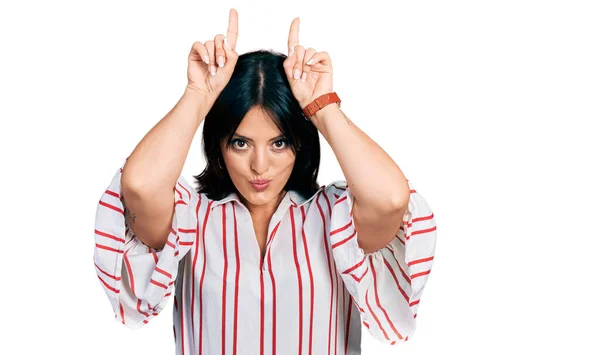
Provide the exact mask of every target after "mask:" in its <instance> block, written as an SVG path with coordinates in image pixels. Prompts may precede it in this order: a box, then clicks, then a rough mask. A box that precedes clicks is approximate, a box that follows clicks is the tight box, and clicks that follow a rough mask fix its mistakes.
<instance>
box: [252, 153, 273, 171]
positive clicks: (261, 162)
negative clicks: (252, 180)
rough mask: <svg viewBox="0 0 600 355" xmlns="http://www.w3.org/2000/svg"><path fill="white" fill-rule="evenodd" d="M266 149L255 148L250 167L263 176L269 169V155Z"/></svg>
mask: <svg viewBox="0 0 600 355" xmlns="http://www.w3.org/2000/svg"><path fill="white" fill-rule="evenodd" d="M267 154H268V152H267V151H266V150H265V149H254V151H253V153H252V159H251V162H250V168H251V169H252V170H253V171H254V173H256V175H259V176H262V175H263V174H264V173H265V172H266V171H267V170H268V169H269V157H268V155H267Z"/></svg>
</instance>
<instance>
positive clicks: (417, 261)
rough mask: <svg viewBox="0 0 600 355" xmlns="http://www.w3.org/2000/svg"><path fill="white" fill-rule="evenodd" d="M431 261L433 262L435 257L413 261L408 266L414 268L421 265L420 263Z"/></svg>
mask: <svg viewBox="0 0 600 355" xmlns="http://www.w3.org/2000/svg"><path fill="white" fill-rule="evenodd" d="M431 260H433V256H430V257H428V258H423V259H417V260H413V261H411V262H409V263H408V266H412V265H415V264H419V263H424V262H427V261H431Z"/></svg>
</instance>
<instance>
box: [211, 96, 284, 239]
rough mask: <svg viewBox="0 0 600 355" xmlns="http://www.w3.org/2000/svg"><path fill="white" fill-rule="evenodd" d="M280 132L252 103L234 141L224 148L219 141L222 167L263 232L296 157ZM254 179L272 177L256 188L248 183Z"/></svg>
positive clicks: (222, 143)
mask: <svg viewBox="0 0 600 355" xmlns="http://www.w3.org/2000/svg"><path fill="white" fill-rule="evenodd" d="M241 136H243V137H246V138H248V139H246V138H241ZM281 136H282V132H281V131H280V130H279V129H278V128H277V126H276V125H275V123H273V121H271V119H270V118H269V117H268V116H267V115H266V113H265V112H264V111H263V110H262V109H260V108H259V107H254V108H252V109H251V110H250V111H248V113H247V114H246V116H245V117H244V118H243V120H242V122H241V124H240V125H239V127H238V128H237V130H236V131H235V135H234V136H233V139H232V141H233V142H234V143H233V145H232V146H230V147H229V148H227V149H226V148H225V141H222V142H221V151H222V152H223V159H224V161H225V167H226V169H227V171H228V173H229V176H230V177H231V180H232V181H233V184H234V185H235V187H236V188H237V190H238V192H239V197H240V200H242V202H243V203H244V205H245V206H246V207H247V208H248V210H249V211H250V214H251V215H252V219H253V220H254V221H255V227H256V229H261V230H264V231H265V233H266V227H265V226H264V224H268V223H269V221H270V219H271V216H272V215H273V213H275V210H276V209H277V206H278V205H279V202H281V199H282V198H283V197H284V196H285V194H286V193H287V191H286V190H284V189H283V188H284V186H285V184H286V183H287V181H288V179H289V177H290V176H291V174H292V169H293V167H294V162H295V160H296V156H295V155H294V152H293V150H292V148H291V146H290V145H288V143H287V141H286V140H285V139H284V140H282V137H281ZM277 137H279V138H277ZM237 139H239V140H237ZM254 179H268V180H271V179H272V180H271V183H270V184H269V186H268V187H267V189H266V190H264V191H257V190H256V189H255V188H254V187H253V186H252V184H251V183H250V181H251V180H254Z"/></svg>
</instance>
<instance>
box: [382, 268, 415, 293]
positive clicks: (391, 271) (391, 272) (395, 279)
mask: <svg viewBox="0 0 600 355" xmlns="http://www.w3.org/2000/svg"><path fill="white" fill-rule="evenodd" d="M383 262H384V263H385V266H387V268H388V270H389V271H390V274H392V277H393V278H394V281H396V286H397V287H398V291H400V293H401V294H402V296H403V297H404V299H405V300H406V302H409V300H408V295H407V294H406V293H405V292H404V290H403V289H402V286H400V282H399V281H398V278H397V277H396V273H395V272H394V270H392V266H391V265H390V263H388V261H387V260H386V259H385V258H384V259H383ZM397 262H398V261H396V263H397ZM398 267H400V264H398ZM400 272H402V274H403V275H404V271H402V269H400ZM408 282H409V284H410V279H409V280H408Z"/></svg>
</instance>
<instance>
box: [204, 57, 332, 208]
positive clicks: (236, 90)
mask: <svg viewBox="0 0 600 355" xmlns="http://www.w3.org/2000/svg"><path fill="white" fill-rule="evenodd" d="M286 58H287V56H286V55H284V54H281V53H277V52H273V51H270V50H258V51H254V52H248V53H244V54H242V55H240V56H239V58H238V61H237V63H236V65H235V69H234V71H233V74H232V77H231V79H230V80H229V82H228V83H227V85H226V86H225V88H224V89H223V91H222V92H221V94H220V95H219V97H218V98H217V100H216V101H215V103H214V104H213V106H212V108H211V109H210V111H209V112H208V114H207V115H206V118H205V120H204V129H203V131H202V138H203V143H202V144H203V148H204V156H205V158H206V167H205V169H204V171H203V172H202V173H200V174H199V175H194V178H195V180H196V183H197V185H198V187H197V188H196V190H197V191H198V192H199V193H202V192H204V193H205V194H206V195H207V197H208V198H210V199H213V200H220V199H222V198H224V197H226V196H227V195H228V194H229V193H231V192H237V189H236V188H235V185H234V184H233V181H232V180H231V177H230V176H229V173H228V172H227V169H226V168H225V163H224V160H223V155H222V152H221V146H220V144H221V142H222V140H223V139H224V138H227V141H226V142H227V146H230V145H231V139H232V138H233V135H234V133H235V131H236V129H237V128H238V126H239V125H240V123H241V122H242V119H243V118H244V116H245V115H246V113H247V112H248V111H250V109H252V108H253V107H255V106H257V107H260V108H261V109H262V110H264V112H265V113H266V114H267V115H268V117H269V118H270V119H271V120H272V121H273V122H274V123H275V124H276V125H277V127H278V128H279V130H280V131H281V132H282V134H283V135H284V136H285V139H286V140H287V141H288V144H289V145H290V146H291V148H292V150H293V152H294V155H295V156H296V160H295V163H294V168H293V169H292V173H291V176H290V178H289V179H288V181H287V183H286V185H285V186H284V189H285V190H287V191H290V190H295V191H296V192H298V193H299V194H300V195H302V196H303V197H304V198H308V197H310V196H312V195H313V194H315V193H316V192H317V190H318V189H319V184H318V183H317V175H318V173H319V163H320V161H321V148H320V144H319V132H318V130H317V128H316V127H315V126H314V125H313V124H312V122H309V121H307V120H306V119H305V118H304V115H303V113H302V108H301V107H300V104H299V103H298V101H297V100H296V98H295V97H294V95H293V94H292V91H291V88H290V85H289V82H288V79H287V78H286V76H285V71H284V68H283V62H284V61H285V59H286ZM220 166H223V168H221V167H220Z"/></svg>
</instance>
